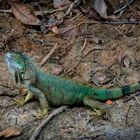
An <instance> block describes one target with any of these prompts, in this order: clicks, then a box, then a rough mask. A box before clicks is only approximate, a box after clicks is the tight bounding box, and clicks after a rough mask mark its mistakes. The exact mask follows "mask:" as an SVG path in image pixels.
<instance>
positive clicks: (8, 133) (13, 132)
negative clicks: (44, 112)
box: [0, 127, 22, 138]
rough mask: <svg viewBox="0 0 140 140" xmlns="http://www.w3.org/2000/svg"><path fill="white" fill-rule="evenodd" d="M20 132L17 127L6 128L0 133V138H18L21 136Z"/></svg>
mask: <svg viewBox="0 0 140 140" xmlns="http://www.w3.org/2000/svg"><path fill="white" fill-rule="evenodd" d="M21 132H22V130H21V128H19V127H8V128H6V129H5V130H3V131H1V132H0V137H5V138H9V137H12V136H18V135H20V134H21Z"/></svg>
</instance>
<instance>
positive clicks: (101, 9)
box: [92, 0, 107, 18]
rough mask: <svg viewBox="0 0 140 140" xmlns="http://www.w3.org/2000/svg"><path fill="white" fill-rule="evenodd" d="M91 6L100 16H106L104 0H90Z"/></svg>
mask: <svg viewBox="0 0 140 140" xmlns="http://www.w3.org/2000/svg"><path fill="white" fill-rule="evenodd" d="M92 8H93V9H95V10H96V12H97V13H98V14H99V15H100V16H101V17H102V18H107V5H106V3H105V2H104V0H92Z"/></svg>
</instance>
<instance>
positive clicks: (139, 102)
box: [130, 94, 140, 105]
mask: <svg viewBox="0 0 140 140" xmlns="http://www.w3.org/2000/svg"><path fill="white" fill-rule="evenodd" d="M130 96H132V97H134V98H135V99H136V101H137V103H138V104H139V105H140V101H139V99H138V98H137V97H136V96H135V95H133V94H131V95H130Z"/></svg>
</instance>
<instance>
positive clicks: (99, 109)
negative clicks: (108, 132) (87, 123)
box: [83, 96, 109, 117]
mask: <svg viewBox="0 0 140 140" xmlns="http://www.w3.org/2000/svg"><path fill="white" fill-rule="evenodd" d="M83 103H84V105H85V106H88V107H90V108H92V109H93V110H94V111H95V114H96V116H97V117H100V116H102V115H103V114H105V113H107V109H108V108H109V106H108V105H106V104H105V103H102V102H100V101H97V100H94V99H93V97H90V96H86V97H85V98H84V99H83Z"/></svg>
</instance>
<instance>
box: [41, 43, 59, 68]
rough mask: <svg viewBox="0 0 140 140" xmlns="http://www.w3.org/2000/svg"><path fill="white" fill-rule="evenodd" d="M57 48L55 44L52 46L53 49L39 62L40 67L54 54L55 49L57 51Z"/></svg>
mask: <svg viewBox="0 0 140 140" xmlns="http://www.w3.org/2000/svg"><path fill="white" fill-rule="evenodd" d="M58 48H59V46H58V45H57V43H56V44H55V45H54V47H53V48H52V49H51V51H50V52H49V53H48V54H47V55H46V56H45V57H44V58H43V60H42V61H41V62H40V66H43V65H44V64H45V63H46V61H47V60H48V59H49V58H50V57H51V56H52V54H53V53H54V52H55V50H56V49H58Z"/></svg>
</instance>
